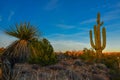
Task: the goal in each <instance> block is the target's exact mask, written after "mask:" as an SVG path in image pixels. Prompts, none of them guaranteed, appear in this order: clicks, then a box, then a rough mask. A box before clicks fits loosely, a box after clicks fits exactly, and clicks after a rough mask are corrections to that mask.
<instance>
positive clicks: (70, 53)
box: [64, 50, 82, 59]
mask: <svg viewBox="0 0 120 80" xmlns="http://www.w3.org/2000/svg"><path fill="white" fill-rule="evenodd" d="M81 54H82V52H81V51H75V50H74V51H66V52H65V53H64V55H65V56H66V58H69V59H70V58H71V59H77V58H79V56H80V55H81Z"/></svg>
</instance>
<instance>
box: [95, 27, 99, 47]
mask: <svg viewBox="0 0 120 80" xmlns="http://www.w3.org/2000/svg"><path fill="white" fill-rule="evenodd" d="M97 35H98V34H97V26H96V25H95V26H94V39H95V45H96V49H98V42H97V41H98V36H97Z"/></svg>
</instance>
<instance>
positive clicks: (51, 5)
mask: <svg viewBox="0 0 120 80" xmlns="http://www.w3.org/2000/svg"><path fill="white" fill-rule="evenodd" d="M57 4H58V0H50V1H49V2H48V3H47V4H46V6H45V8H44V9H45V10H53V9H55V8H56V7H57V6H58V5H57Z"/></svg>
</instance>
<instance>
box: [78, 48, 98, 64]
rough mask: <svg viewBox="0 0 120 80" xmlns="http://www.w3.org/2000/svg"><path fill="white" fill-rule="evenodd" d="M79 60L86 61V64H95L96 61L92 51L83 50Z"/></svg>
mask: <svg viewBox="0 0 120 80" xmlns="http://www.w3.org/2000/svg"><path fill="white" fill-rule="evenodd" d="M79 57H80V59H82V60H84V61H87V62H95V60H96V54H95V52H94V50H93V49H87V48H84V49H83V54H81V55H80V56H79Z"/></svg>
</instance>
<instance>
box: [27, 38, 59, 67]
mask: <svg viewBox="0 0 120 80" xmlns="http://www.w3.org/2000/svg"><path fill="white" fill-rule="evenodd" d="M34 45H35V46H32V48H34V49H36V50H35V51H36V52H34V54H31V57H30V58H29V60H28V61H29V63H32V64H40V65H42V66H46V65H51V64H54V63H56V62H57V57H56V54H55V53H54V50H53V47H52V45H51V44H50V42H49V41H48V40H47V39H45V38H43V39H42V40H40V41H39V40H36V43H34Z"/></svg>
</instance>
